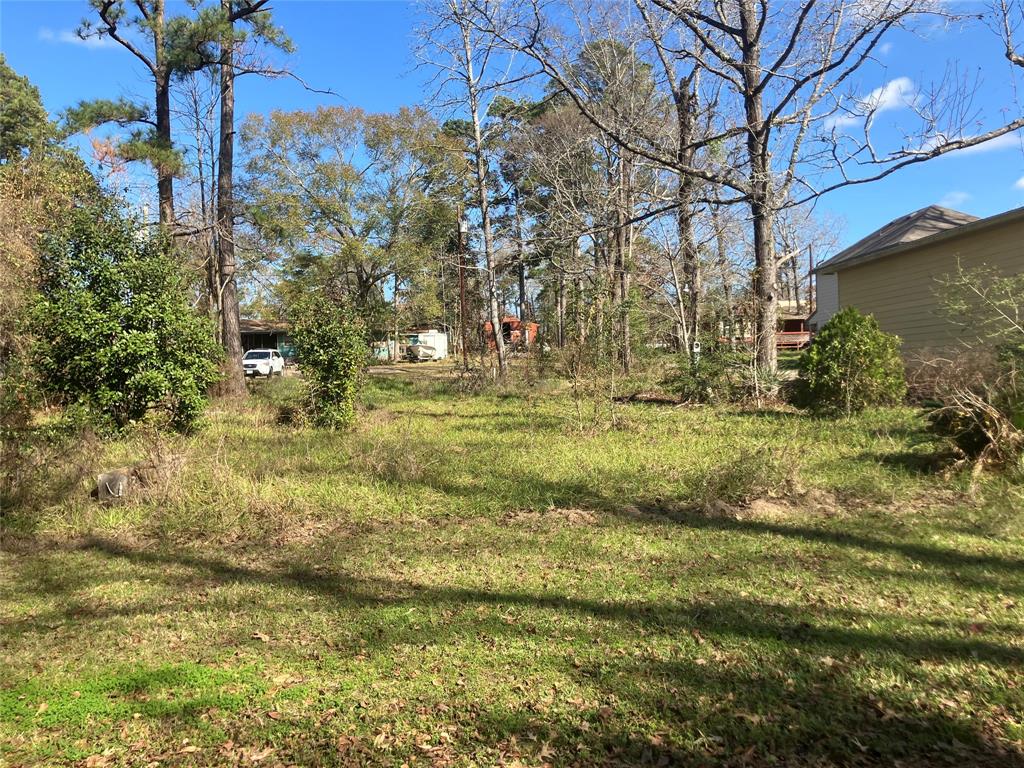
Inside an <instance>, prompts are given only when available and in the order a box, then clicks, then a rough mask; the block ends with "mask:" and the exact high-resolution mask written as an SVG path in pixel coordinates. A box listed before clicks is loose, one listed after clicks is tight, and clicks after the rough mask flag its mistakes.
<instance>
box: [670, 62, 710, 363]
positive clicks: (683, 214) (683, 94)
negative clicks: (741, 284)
mask: <svg viewBox="0 0 1024 768" xmlns="http://www.w3.org/2000/svg"><path fill="white" fill-rule="evenodd" d="M675 101H676V123H677V127H678V132H679V136H678V139H679V143H678V145H677V147H678V148H677V150H676V159H677V160H678V161H679V166H680V167H686V166H691V165H693V161H694V155H695V150H694V149H693V147H692V144H693V133H694V119H695V116H696V111H697V94H696V91H695V89H694V87H693V76H692V75H691V76H690V77H689V78H680V80H679V87H678V89H677V90H676V93H675ZM676 202H677V203H678V204H679V206H678V208H676V230H677V234H678V238H679V248H680V251H681V253H682V257H683V259H682V261H683V281H684V283H685V285H686V290H687V292H688V293H687V301H686V303H685V312H684V314H683V316H682V318H681V319H682V322H683V325H684V329H683V338H684V339H685V340H686V345H687V347H688V349H687V353H688V354H689V355H690V356H691V359H695V356H694V352H693V343H694V342H695V341H697V338H698V334H699V333H700V302H701V295H702V290H703V289H702V286H701V273H700V254H699V252H698V250H697V240H696V238H695V237H694V233H693V179H692V178H691V177H690V176H688V175H686V174H679V183H678V185H677V187H676Z"/></svg>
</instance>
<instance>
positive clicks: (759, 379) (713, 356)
mask: <svg viewBox="0 0 1024 768" xmlns="http://www.w3.org/2000/svg"><path fill="white" fill-rule="evenodd" d="M666 386H667V387H668V388H669V389H670V390H671V391H673V392H674V393H676V394H677V395H679V397H681V398H682V399H683V400H685V401H687V402H693V403H709V404H723V403H744V402H759V401H761V400H763V399H764V398H766V397H769V398H770V397H773V396H774V395H773V393H775V392H777V391H778V389H779V387H780V380H779V376H778V374H776V373H774V372H769V371H765V370H763V369H759V368H758V367H757V366H756V364H755V359H754V355H753V353H752V352H751V351H750V350H749V349H743V348H741V349H733V348H732V347H730V346H729V345H727V344H722V343H719V342H718V341H717V340H715V339H710V340H708V341H705V342H704V343H703V352H702V353H701V355H700V358H699V359H698V360H697V361H696V362H693V361H692V360H690V358H689V356H683V357H682V358H681V362H680V365H679V369H678V371H677V372H676V373H675V374H674V375H673V376H671V377H670V378H669V379H668V380H667V381H666Z"/></svg>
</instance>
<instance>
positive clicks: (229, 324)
mask: <svg viewBox="0 0 1024 768" xmlns="http://www.w3.org/2000/svg"><path fill="white" fill-rule="evenodd" d="M221 7H222V8H223V10H224V13H225V15H226V16H230V15H231V0H221ZM220 56H221V59H220V149H219V153H218V158H219V159H218V165H217V261H218V265H219V268H220V280H221V286H222V289H221V329H222V336H221V343H222V344H223V345H224V356H225V358H226V359H225V365H226V370H225V378H224V384H223V387H224V390H225V392H226V393H227V394H241V393H243V392H245V376H244V375H243V373H242V333H241V328H240V324H241V318H240V313H239V307H238V285H237V282H236V279H235V232H234V230H235V220H234V216H235V211H234V185H233V178H232V175H233V172H234V149H235V72H234V28H233V26H232V25H231V24H228V26H227V29H226V31H225V32H224V35H223V37H222V38H221V50H220Z"/></svg>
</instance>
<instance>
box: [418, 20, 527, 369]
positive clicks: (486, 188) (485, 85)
mask: <svg viewBox="0 0 1024 768" xmlns="http://www.w3.org/2000/svg"><path fill="white" fill-rule="evenodd" d="M428 11H429V13H430V16H431V19H432V21H431V25H430V26H429V27H428V28H427V29H424V30H422V31H421V37H422V40H423V43H422V45H421V46H420V49H419V55H420V58H421V60H422V61H423V62H424V63H426V64H427V65H429V66H430V67H432V68H434V69H435V70H436V71H437V76H436V81H435V82H436V86H437V91H436V95H435V99H434V100H435V102H436V103H437V104H438V106H440V107H441V108H443V109H448V110H451V111H456V112H458V113H461V114H465V115H466V116H467V117H468V131H467V135H466V139H467V144H468V153H469V157H470V160H471V164H472V171H471V172H472V176H473V185H474V196H475V198H476V207H477V208H478V210H479V211H480V227H481V233H482V237H483V250H484V269H485V272H486V277H487V280H486V283H487V315H488V320H489V321H490V323H491V328H492V329H493V332H494V345H495V352H496V354H497V361H498V373H499V375H500V376H504V375H505V373H506V371H507V367H508V364H507V360H506V353H505V340H504V337H503V335H502V329H501V311H500V307H499V304H498V287H497V272H496V249H495V243H494V231H493V227H492V211H491V189H490V180H489V177H490V175H491V168H490V165H491V161H490V153H489V147H488V144H489V138H490V136H489V135H488V132H487V130H486V129H485V126H484V118H485V117H486V115H487V113H488V107H489V104H490V103H491V102H493V100H494V98H495V97H496V96H498V95H500V94H501V93H502V92H503V91H505V90H507V89H508V88H509V87H511V85H513V84H514V83H515V82H516V81H517V79H518V78H516V77H514V76H512V75H510V69H511V64H510V62H509V61H508V59H507V57H503V56H502V53H501V51H500V49H499V43H498V41H497V39H495V38H494V37H493V36H490V35H485V34H481V32H480V29H479V26H480V25H479V19H478V18H477V17H478V16H479V15H480V13H483V14H485V15H486V17H487V18H489V19H492V20H493V19H496V18H497V16H498V8H497V3H493V4H492V3H491V1H490V0H484V1H483V4H482V7H481V8H480V9H479V10H478V9H477V8H476V6H475V5H474V3H473V2H472V1H471V0H438V1H437V2H435V3H433V4H431V5H429V6H428ZM503 66H504V69H502V67H503Z"/></svg>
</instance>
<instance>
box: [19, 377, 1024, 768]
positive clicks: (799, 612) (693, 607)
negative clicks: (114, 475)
mask: <svg viewBox="0 0 1024 768" xmlns="http://www.w3.org/2000/svg"><path fill="white" fill-rule="evenodd" d="M280 395H281V393H277V394H275V397H280ZM363 401H364V405H363V411H362V414H361V418H360V424H359V426H358V427H357V428H356V429H355V430H354V431H353V432H351V433H349V434H323V433H317V432H314V431H309V430H304V429H300V428H295V427H282V426H278V425H276V424H275V423H274V414H273V412H272V411H271V410H269V409H268V407H266V406H264V405H261V402H263V401H262V399H256V400H251V401H250V402H249V403H246V404H245V405H244V406H241V407H239V406H228V405H219V406H216V407H215V408H214V409H213V412H212V413H211V415H210V421H209V424H208V426H207V427H206V429H205V430H204V431H203V432H202V433H200V434H198V435H195V436H193V437H190V438H179V439H173V440H164V441H161V442H160V443H159V444H158V445H154V443H153V442H152V440H151V439H150V440H147V439H144V438H142V437H137V438H134V439H131V440H127V441H124V442H121V443H116V444H112V445H109V446H107V447H106V448H105V450H106V451H107V454H106V455H105V456H104V457H102V459H100V458H97V459H96V465H97V466H104V467H109V466H116V465H118V464H125V463H129V462H131V461H137V460H139V459H141V458H143V457H144V456H145V455H148V454H153V453H158V454H159V455H162V456H164V457H165V458H166V457H167V456H169V455H178V456H180V457H182V460H181V462H180V463H181V468H180V470H179V471H178V472H177V474H174V475H173V476H172V477H171V478H170V481H169V483H168V484H167V485H165V486H163V487H160V488H157V489H151V490H150V491H149V492H147V495H146V498H145V499H144V500H142V501H140V502H138V503H134V504H129V505H125V506H122V507H117V508H107V509H101V508H98V507H96V506H95V505H94V503H93V502H91V501H90V500H89V499H88V497H87V488H86V485H85V484H84V483H82V484H80V485H79V486H77V487H76V488H75V490H74V492H73V493H72V494H70V495H69V496H62V497H60V498H56V497H55V498H50V499H48V500H47V499H41V500H40V503H39V504H38V505H37V506H36V508H35V509H34V511H33V513H32V514H28V513H22V514H20V515H18V516H15V517H14V518H13V519H12V520H10V521H9V525H11V526H14V527H15V528H17V529H19V530H20V533H17V534H8V535H7V537H6V538H5V543H4V552H3V553H2V555H0V557H2V560H0V633H2V635H0V637H2V644H0V668H2V669H3V674H2V676H0V764H4V761H5V760H6V761H7V762H6V764H8V765H12V766H13V765H19V766H20V765H86V764H91V765H108V766H113V765H125V766H128V765H132V766H135V765H138V766H145V765H150V764H152V763H156V764H159V765H225V766H227V765H248V764H257V765H302V766H308V765H318V766H342V765H352V764H374V765H396V766H397V765H402V764H408V765H450V764H454V765H495V764H502V763H504V764H516V763H517V762H518V763H519V764H524V765H542V764H545V763H549V764H552V765H595V764H596V765H636V764H653V765H668V764H681V765H707V766H712V765H806V766H812V765H813V766H827V765H895V764H901V765H915V766H932V765H943V764H948V765H955V766H962V765H992V766H1008V765H1024V751H1022V750H1024V720H1022V718H1024V714H1022V713H1024V670H1022V662H1024V608H1022V606H1021V601H1022V597H1024V594H1022V593H1024V539H1022V536H1021V532H1022V530H1021V513H1020V511H1019V510H1020V509H1021V508H1022V507H1024V493H1022V489H1021V488H1020V486H1018V485H1014V484H1012V483H1010V482H1009V481H1005V480H989V481H986V482H985V483H984V484H983V485H982V486H981V487H980V489H979V491H978V493H977V494H976V495H975V496H973V497H969V496H967V495H966V494H965V493H964V482H963V480H962V479H960V478H951V479H944V478H943V477H941V476H939V475H936V474H932V473H930V472H929V471H928V466H929V462H930V457H932V456H933V455H934V452H935V450H936V446H935V445H934V444H932V443H931V442H930V441H929V439H928V438H927V436H926V434H925V433H924V432H923V430H922V421H921V419H920V417H919V415H918V414H917V413H915V412H914V411H912V410H909V409H897V410H885V411H876V412H872V413H868V414H865V415H863V416H861V417H858V418H856V419H852V420H841V421H825V420H816V419H811V418H808V417H806V416H804V415H802V414H799V413H792V412H785V411H765V412H741V411H738V410H727V409H715V408H699V407H698V408H672V407H664V406H651V405H624V406H621V407H620V409H619V411H618V413H617V417H616V423H617V424H618V426H617V428H615V429H608V428H606V427H605V425H604V424H603V423H597V424H595V423H593V420H591V419H587V420H585V426H586V427H587V428H586V429H585V430H584V431H583V432H581V431H580V430H579V429H578V420H577V411H576V408H575V405H574V403H573V402H572V401H571V400H570V399H569V398H568V397H567V396H566V395H564V394H554V395H545V396H541V395H539V394H533V393H532V390H529V389H525V388H524V389H523V391H520V392H510V393H508V394H506V395H500V396H499V395H476V396H469V395H465V396H459V395H456V394H453V393H452V392H450V391H449V390H448V389H447V388H446V387H445V385H444V384H443V383H440V382H416V381H410V380H407V379H394V380H388V381H379V382H375V383H373V384H372V385H371V386H370V387H369V388H368V390H367V391H366V392H365V393H364V396H363ZM602 419H603V416H602ZM599 421H600V420H599ZM761 459H765V461H761ZM172 463H173V462H172ZM763 465H767V466H768V469H767V470H763V471H761V470H757V467H760V466H763ZM769 490H774V491H775V492H777V493H785V494H786V495H787V498H786V499H773V500H770V501H769V502H767V503H765V502H763V501H762V502H756V503H754V504H753V505H752V506H751V507H750V508H747V507H746V506H744V505H740V504H738V503H737V504H736V505H735V506H734V507H725V508H716V507H714V505H712V508H711V509H710V510H708V509H705V508H704V507H703V505H704V504H705V503H706V502H709V501H713V500H714V499H712V498H711V497H712V496H717V497H727V498H729V499H731V500H732V501H734V502H738V501H739V500H740V499H747V500H749V499H752V498H755V497H757V496H759V495H762V494H763V493H765V492H767V491H769ZM723 509H724V511H723Z"/></svg>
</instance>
